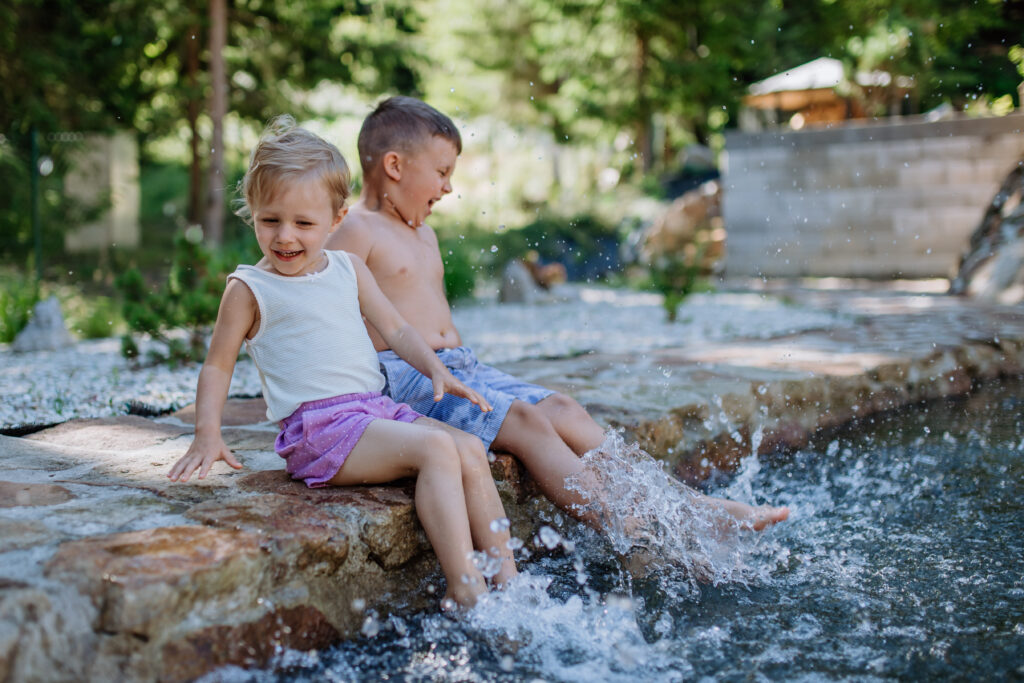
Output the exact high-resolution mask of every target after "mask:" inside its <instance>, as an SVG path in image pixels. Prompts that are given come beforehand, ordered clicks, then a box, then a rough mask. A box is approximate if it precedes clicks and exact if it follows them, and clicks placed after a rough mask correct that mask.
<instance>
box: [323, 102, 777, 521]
mask: <svg viewBox="0 0 1024 683" xmlns="http://www.w3.org/2000/svg"><path fill="white" fill-rule="evenodd" d="M358 147H359V162H360V164H361V165H362V168H363V190H362V194H361V195H360V198H359V201H358V202H357V203H356V204H355V206H353V207H352V210H351V211H350V212H349V214H348V216H347V217H346V218H345V220H344V222H343V223H342V225H341V227H340V228H339V229H338V230H337V231H336V232H335V233H334V234H333V235H332V236H331V238H330V241H329V242H328V248H329V249H343V250H345V251H348V252H351V253H354V254H356V255H358V256H360V257H361V258H362V259H363V260H364V261H365V262H366V265H367V266H368V267H369V268H370V271H371V272H372V273H373V275H374V277H375V278H376V280H377V282H378V284H379V285H380V288H381V290H382V291H383V292H384V294H385V295H386V296H387V297H388V298H389V299H390V300H391V302H392V303H393V304H394V306H395V308H397V309H398V311H399V313H400V314H401V315H402V316H403V317H404V318H405V319H406V320H407V321H408V322H409V324H410V325H412V327H413V328H415V329H416V330H417V331H418V332H419V333H420V334H421V335H422V336H423V338H424V339H425V340H426V342H427V344H429V345H431V346H432V347H433V348H434V349H435V350H436V351H437V354H438V357H439V358H440V359H441V360H442V362H443V363H444V364H445V365H446V366H447V367H448V369H449V371H450V372H451V373H452V374H453V375H454V376H455V377H457V378H458V379H459V380H460V381H462V382H464V383H465V384H466V385H468V386H470V387H472V388H474V389H475V390H476V391H478V392H480V393H481V394H482V395H484V396H485V397H486V399H487V400H488V402H489V403H490V404H491V405H492V406H493V410H492V411H491V412H489V413H480V411H479V410H476V411H474V410H470V408H472V407H474V406H472V405H471V404H469V403H468V402H466V401H465V400H462V399H459V398H457V397H445V399H444V400H442V401H440V402H438V403H435V402H434V401H433V393H432V389H431V384H430V380H429V379H428V378H426V377H423V376H422V375H421V374H420V373H418V372H417V371H416V370H414V369H413V368H411V367H410V366H409V365H408V364H407V363H405V362H404V361H402V360H401V359H400V358H398V357H397V356H396V355H395V354H394V352H393V351H390V350H389V349H388V346H387V344H386V343H385V342H384V340H383V338H382V337H381V335H380V334H379V333H378V332H377V330H375V329H373V326H372V325H370V324H368V325H367V328H368V329H369V332H370V337H371V338H372V339H373V342H374V346H375V348H376V349H377V350H378V352H379V357H380V360H381V364H382V366H383V368H384V370H385V376H386V377H387V381H388V385H387V388H386V391H387V393H388V394H389V395H390V396H391V397H392V398H393V399H394V400H396V401H399V402H402V403H407V404H409V405H410V406H411V407H412V408H413V409H414V410H417V411H422V412H423V414H425V415H427V416H429V417H432V418H434V419H437V420H440V421H442V422H446V423H448V424H450V425H452V426H455V427H458V428H459V429H462V430H464V431H467V432H469V433H471V434H474V435H476V436H477V437H479V438H480V439H481V440H482V441H483V443H484V446H486V447H488V448H491V449H493V450H496V451H503V452H507V453H510V454H512V455H513V456H515V457H516V458H518V459H519V461H520V462H522V463H523V465H524V466H525V467H526V469H527V471H529V473H530V475H531V476H532V477H533V478H534V479H535V480H536V481H537V483H538V484H539V486H540V488H541V491H543V493H544V494H545V495H546V496H547V497H548V498H549V499H550V500H551V501H552V502H554V503H555V504H556V505H558V506H559V507H560V508H562V509H564V510H566V511H567V512H569V513H570V514H572V515H573V516H574V517H576V518H577V519H580V520H581V521H584V522H586V523H588V524H590V525H591V526H594V527H596V528H600V527H601V526H603V523H602V520H601V514H600V511H599V510H597V509H595V508H594V505H593V503H598V506H600V494H599V488H598V485H597V483H596V482H595V481H594V480H593V478H592V477H591V476H590V475H589V474H588V473H586V472H585V471H584V468H583V465H582V462H581V461H580V459H579V456H580V455H582V454H583V453H586V452H587V451H589V450H592V449H594V448H597V447H598V446H600V445H601V444H602V443H603V441H604V438H605V434H604V429H603V428H602V427H601V426H600V425H599V424H597V422H595V421H594V420H593V418H591V417H590V415H589V414H588V413H587V411H586V410H584V409H583V407H582V406H580V404H579V403H577V402H576V401H575V400H574V399H572V398H570V397H569V396H566V395H564V394H560V393H556V392H553V391H551V390H549V389H545V388H544V387H540V386H537V385H534V384H528V383H526V382H522V381H520V380H517V379H516V378H514V377H511V376H510V375H507V374H505V373H503V372H501V371H499V370H496V369H494V368H492V367H489V366H487V365H484V364H482V363H479V362H478V361H477V360H476V358H475V357H474V355H473V352H472V351H471V350H470V349H468V348H466V347H463V346H461V343H462V340H461V338H460V337H459V332H458V330H456V329H455V324H454V323H453V321H452V313H451V308H450V307H449V305H448V300H447V298H446V297H445V293H444V264H443V262H442V260H441V254H440V252H439V250H438V245H437V236H436V235H435V233H434V231H433V230H432V229H431V228H430V227H429V226H428V225H426V223H425V221H426V219H427V216H429V215H430V213H431V209H432V208H433V205H434V203H435V202H437V201H439V200H440V199H441V198H442V197H444V196H445V195H446V194H448V193H450V192H451V191H452V185H451V178H452V174H453V173H454V172H455V163H456V161H457V159H458V156H459V154H460V153H461V152H462V139H461V136H460V135H459V132H458V129H456V127H455V124H454V123H452V121H451V119H449V118H448V117H447V116H445V115H444V114H442V113H441V112H439V111H437V110H436V109H434V108H433V107H431V106H430V105H428V104H426V103H425V102H421V101H420V100H417V99H414V98H411V97H401V96H399V97H392V98H389V99H387V100H384V101H383V102H381V103H380V104H379V105H378V106H377V108H376V110H374V111H373V112H372V113H371V114H370V115H369V116H368V117H367V118H366V120H365V121H364V122H363V126H362V129H361V130H360V132H359V141H358ZM570 478H574V479H577V480H579V481H580V483H581V484H582V488H584V489H585V490H589V491H592V492H593V494H594V495H593V496H588V497H584V496H583V495H581V494H580V493H579V492H578V491H576V490H573V489H574V488H575V487H570V486H567V481H569V480H571V479H570ZM708 500H709V501H711V500H714V499H708ZM714 503H715V504H717V505H719V506H720V507H722V508H724V509H725V510H726V511H728V512H729V513H730V514H732V515H734V516H736V517H737V518H739V519H740V520H741V521H742V522H743V523H744V524H746V525H748V526H751V527H753V528H756V529H761V528H764V527H765V526H767V525H769V524H773V523H775V522H778V521H781V520H783V519H785V518H786V516H787V515H788V510H787V509H786V508H771V507H768V506H762V507H760V508H753V507H750V506H747V505H744V504H742V503H738V502H734V501H718V500H714Z"/></svg>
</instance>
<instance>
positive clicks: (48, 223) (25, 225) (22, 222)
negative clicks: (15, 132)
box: [0, 135, 108, 267]
mask: <svg viewBox="0 0 1024 683" xmlns="http://www.w3.org/2000/svg"><path fill="white" fill-rule="evenodd" d="M23 138H24V139H23ZM23 138H22V136H14V137H13V139H7V140H5V139H4V138H3V136H0V187H3V188H4V191H3V192H0V234H3V235H4V240H3V241H2V242H0V257H3V258H5V259H10V260H11V261H12V262H15V263H24V262H25V261H27V260H32V265H33V266H34V265H35V235H34V234H33V231H32V190H31V187H32V185H31V182H32V181H31V176H30V173H29V171H30V168H31V161H30V155H29V152H28V151H27V149H21V148H20V147H19V146H18V145H17V144H15V142H23V143H24V145H23V146H25V147H27V146H28V144H29V142H28V136H23ZM69 138H70V139H69ZM37 139H38V144H39V153H40V160H41V161H45V162H47V165H52V168H53V172H52V173H50V174H49V175H47V176H42V177H39V178H38V182H39V186H38V197H37V201H38V206H39V223H40V231H41V246H42V256H43V265H44V267H45V266H47V265H48V264H50V263H51V262H52V260H53V257H54V256H56V255H58V254H61V253H62V252H63V247H64V233H65V230H66V229H67V227H68V226H70V225H81V224H83V223H87V222H89V221H92V220H95V219H96V218H97V217H98V216H99V215H100V213H101V212H102V211H104V210H105V209H106V207H107V206H108V201H107V198H98V199H97V201H95V202H90V203H88V204H86V203H84V202H82V201H78V200H76V199H74V198H73V197H72V196H71V195H70V194H69V193H68V192H66V191H65V188H64V173H65V171H66V169H67V167H68V160H69V157H70V156H71V155H73V153H74V151H75V150H76V148H77V146H78V144H79V141H78V140H76V139H74V136H64V135H46V136H44V135H40V136H38V138H37Z"/></svg>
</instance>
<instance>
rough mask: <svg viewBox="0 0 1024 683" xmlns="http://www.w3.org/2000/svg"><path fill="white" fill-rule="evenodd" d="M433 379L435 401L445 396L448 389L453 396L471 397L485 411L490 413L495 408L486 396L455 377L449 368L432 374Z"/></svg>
mask: <svg viewBox="0 0 1024 683" xmlns="http://www.w3.org/2000/svg"><path fill="white" fill-rule="evenodd" d="M431 379H432V380H433V382H434V402H435V403H436V402H438V401H440V400H441V399H442V398H444V394H445V392H446V391H447V392H448V393H449V394H452V395H453V396H461V397H462V398H465V399H469V402H470V403H475V404H476V405H477V406H479V407H480V410H482V411H483V412H485V413H489V412H491V410H493V408H491V404H490V403H488V402H487V399H486V398H484V397H483V396H481V395H480V394H478V393H477V392H475V391H474V390H472V389H470V388H469V387H467V386H466V385H465V384H463V383H462V382H460V381H459V380H457V379H455V377H454V376H453V375H452V374H451V373H450V372H448V370H447V369H445V370H444V372H443V373H442V372H437V373H434V375H433V376H431Z"/></svg>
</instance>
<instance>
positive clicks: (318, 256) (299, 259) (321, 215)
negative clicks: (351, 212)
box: [252, 180, 348, 277]
mask: <svg viewBox="0 0 1024 683" xmlns="http://www.w3.org/2000/svg"><path fill="white" fill-rule="evenodd" d="M347 212H348V209H347V208H345V207H342V208H341V209H339V210H338V211H337V212H335V211H334V209H333V208H332V207H331V196H330V193H328V191H327V187H326V185H325V184H324V183H323V181H321V180H296V181H292V182H287V183H283V184H282V185H281V188H280V189H279V190H278V191H277V193H276V194H275V195H274V196H272V197H270V198H269V200H267V201H265V202H264V203H263V204H261V205H260V206H256V207H253V212H252V217H253V226H254V228H255V230H256V241H257V242H259V245H260V251H262V252H263V259H262V260H260V262H259V263H258V264H256V265H258V266H260V267H262V268H265V269H266V270H269V271H271V272H273V273H277V274H279V275H285V276H289V277H294V276H298V275H306V274H308V273H315V272H317V271H318V270H320V269H321V268H322V267H323V266H324V243H326V242H327V237H328V236H329V235H330V234H331V233H332V232H334V231H335V230H337V229H338V226H339V225H341V219H342V218H344V217H345V214H346V213H347Z"/></svg>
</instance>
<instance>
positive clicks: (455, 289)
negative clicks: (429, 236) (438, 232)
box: [438, 237, 480, 301]
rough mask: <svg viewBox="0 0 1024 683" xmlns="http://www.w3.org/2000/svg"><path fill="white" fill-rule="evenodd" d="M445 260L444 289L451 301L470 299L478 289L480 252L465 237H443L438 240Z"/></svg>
mask: <svg viewBox="0 0 1024 683" xmlns="http://www.w3.org/2000/svg"><path fill="white" fill-rule="evenodd" d="M438 247H439V248H440V250H441V260H442V261H443V262H444V291H445V294H446V295H447V296H448V300H449V301H456V300H458V299H468V298H471V297H472V296H473V293H474V291H475V290H476V276H477V270H478V269H479V262H480V259H479V252H477V253H474V250H473V248H472V247H471V243H467V241H466V240H465V239H464V238H458V237H454V238H451V237H449V238H441V239H439V241H438Z"/></svg>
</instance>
